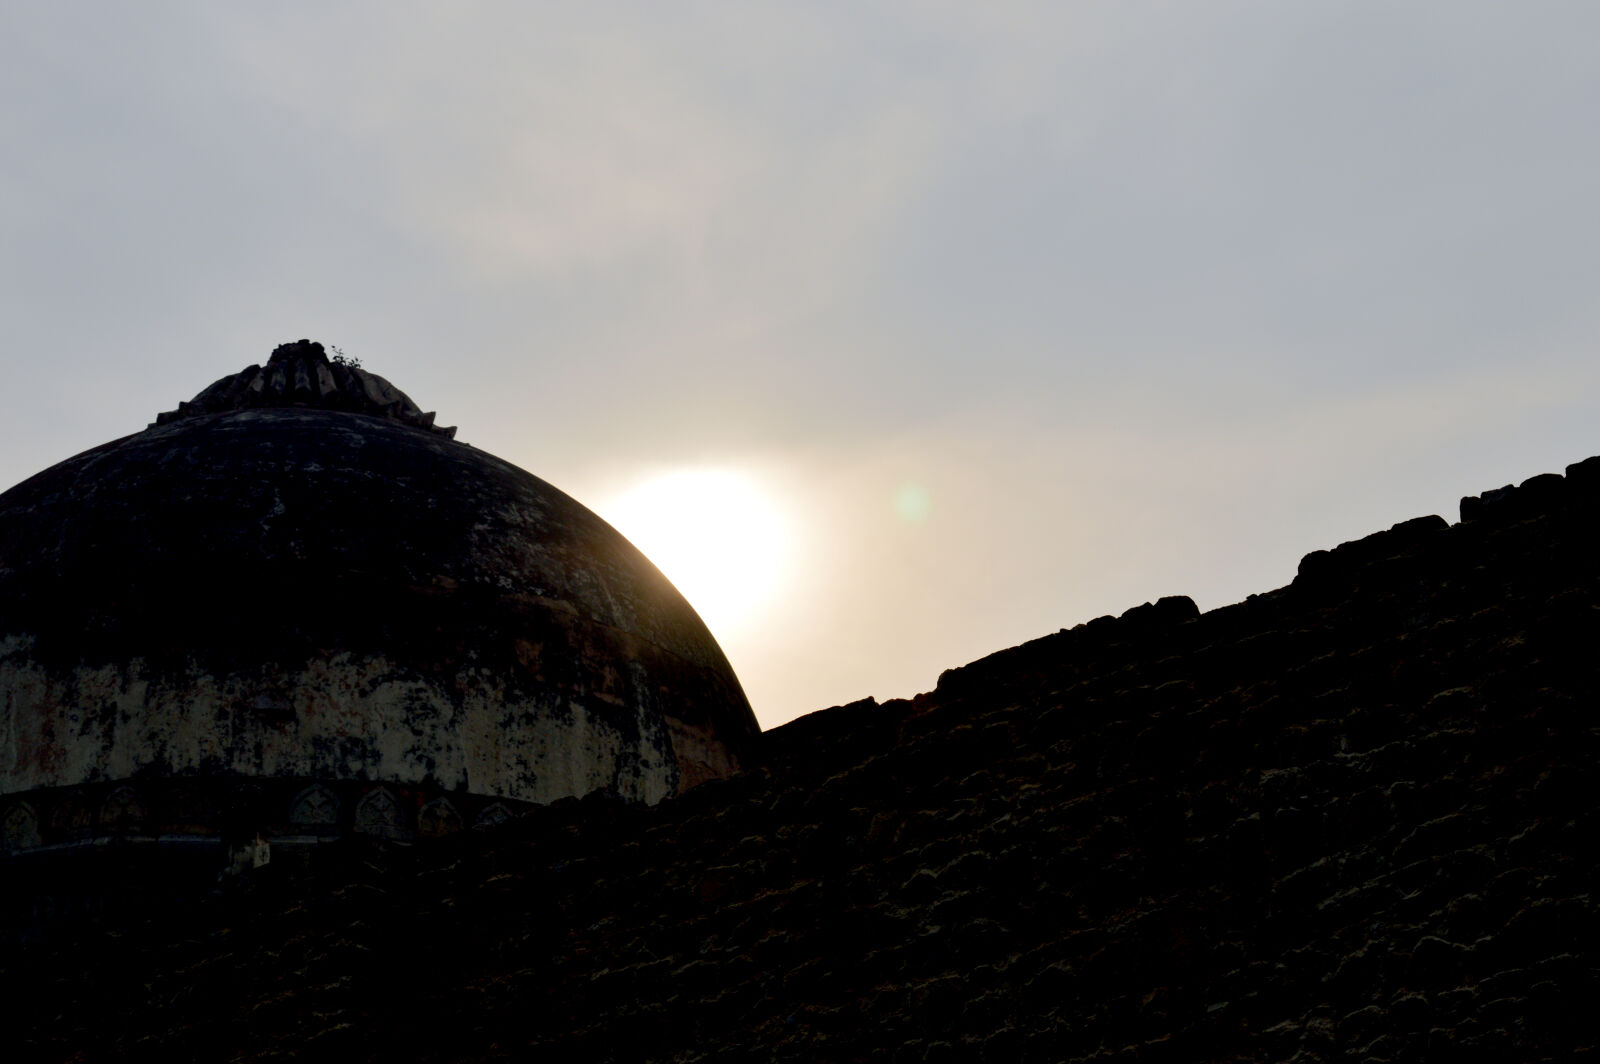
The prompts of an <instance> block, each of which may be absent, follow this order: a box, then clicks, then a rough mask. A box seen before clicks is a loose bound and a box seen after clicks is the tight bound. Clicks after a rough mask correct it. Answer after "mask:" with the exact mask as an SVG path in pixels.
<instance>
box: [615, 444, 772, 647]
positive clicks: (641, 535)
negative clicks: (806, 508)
mask: <svg viewBox="0 0 1600 1064" xmlns="http://www.w3.org/2000/svg"><path fill="white" fill-rule="evenodd" d="M600 513H601V516H603V517H604V518H605V519H606V520H608V521H610V522H611V524H612V525H613V526H615V527H616V529H617V531H619V532H621V533H622V534H623V535H624V536H627V537H628V539H629V540H631V541H632V542H633V545H634V546H636V547H638V548H639V549H640V550H641V551H643V552H644V554H645V556H646V557H647V558H649V559H650V560H651V561H652V562H654V563H655V565H656V568H658V569H660V570H661V571H662V572H663V573H665V574H666V577H667V579H668V580H671V581H672V583H673V586H674V587H676V588H677V589H678V591H679V592H680V593H681V594H682V595H683V597H684V598H686V599H688V600H689V604H690V605H691V606H693V607H694V608H695V612H697V613H699V614H700V618H701V619H702V620H703V621H705V622H706V626H707V627H709V628H710V629H711V630H712V631H713V632H714V633H716V634H717V636H718V637H719V638H721V637H725V636H728V635H735V634H737V633H738V632H739V631H740V630H742V629H743V628H745V627H746V626H747V625H748V624H750V622H751V621H752V620H753V618H754V616H755V615H756V613H757V612H758V608H759V607H760V606H762V605H763V604H765V603H766V602H768V601H769V600H770V599H771V598H772V597H773V595H774V594H775V592H776V591H777V590H778V589H779V586H780V585H781V584H782V582H783V578H784V577H785V575H786V573H787V570H788V567H789V553H790V527H789V522H788V521H787V520H786V519H785V517H784V515H783V512H782V509H781V507H779V505H778V504H777V503H776V501H775V500H774V499H773V497H772V495H771V493H770V492H768V491H767V490H766V489H765V488H763V487H762V486H761V484H760V483H759V482H757V481H756V480H755V479H754V478H752V477H749V476H746V475H744V474H742V473H737V472H734V471H731V470H726V469H680V470H675V471H673V472H669V473H664V474H661V475H659V476H655V477H652V478H651V479H649V480H646V481H643V482H642V483H640V484H637V485H636V486H634V487H632V488H630V489H628V490H626V491H624V492H623V493H621V494H620V495H618V496H616V497H615V498H613V499H612V500H611V501H610V502H608V503H606V504H605V505H604V506H602V507H601V508H600Z"/></svg>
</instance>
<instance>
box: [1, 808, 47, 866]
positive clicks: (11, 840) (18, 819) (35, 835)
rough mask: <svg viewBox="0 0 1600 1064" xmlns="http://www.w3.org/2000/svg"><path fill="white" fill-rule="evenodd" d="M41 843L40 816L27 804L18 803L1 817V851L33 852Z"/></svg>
mask: <svg viewBox="0 0 1600 1064" xmlns="http://www.w3.org/2000/svg"><path fill="white" fill-rule="evenodd" d="M41 842H42V840H41V839H40V838H39V815H38V814H37V813H35V812H34V811H33V806H31V805H29V804H28V803H27V802H17V803H15V804H13V805H11V806H10V807H8V808H7V809H6V811H5V813H4V815H0V851H4V852H5V853H16V852H17V851H19V850H31V849H33V847H35V846H38V845H40V844H41Z"/></svg>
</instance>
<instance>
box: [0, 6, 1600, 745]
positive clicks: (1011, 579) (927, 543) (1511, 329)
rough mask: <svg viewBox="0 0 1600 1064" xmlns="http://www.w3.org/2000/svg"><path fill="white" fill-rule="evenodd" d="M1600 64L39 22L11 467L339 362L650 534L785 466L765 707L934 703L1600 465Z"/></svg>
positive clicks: (1090, 11)
mask: <svg viewBox="0 0 1600 1064" xmlns="http://www.w3.org/2000/svg"><path fill="white" fill-rule="evenodd" d="M1596 41H1600V5H1596V4H1594V3H1593V2H1592V0H1584V2H1572V3H1554V2H1540V0H1522V2H1519V3H1505V2H1494V3H1478V2H1472V0H1438V2H1425V0H1408V2H1405V3H1396V2H1393V0H1382V2H1359V0H1338V2H1317V0H1296V2H1294V3H1283V2H1276V0H1275V2H1266V0H1263V2H1220V0H1219V2H1195V0H1171V2H1167V3H1150V2H1139V0H1116V2H1111V0H1106V2H1102V3H1074V2H1069V0H1055V2H1051V3H1022V2H1016V3H1011V2H997V0H985V2H984V3H981V4H980V3H970V2H969V3H953V2H927V3H909V2H908V3H874V2H868V0H851V2H849V3H831V2H818V0H811V2H807V3H804V4H801V3H790V4H767V3H759V2H750V0H744V2H738V3H733V2H730V3H694V2H670V3H667V2H661V0H651V2H639V3H604V2H589V3H584V4H562V5H554V4H540V3H533V2H526V0H524V2H516V3H511V2H507V3H470V2H460V0H457V2H454V3H451V4H449V5H444V4H416V3H405V2H397V0H386V2H384V3H377V2H373V3H365V4H349V3H336V2H334V3H329V2H319V3H315V4H313V3H293V2H274V3H271V4H262V3H252V4H243V3H227V2H220V0H205V2H196V3H163V2H149V3H142V4H131V3H112V2H101V3H64V2H61V0H52V2H49V3H26V2H21V0H0V146H3V153H0V160H3V165H0V271H3V272H0V310H3V321H4V324H5V336H4V341H3V347H0V360H3V361H0V366H3V368H4V377H3V381H4V385H3V392H0V413H3V415H4V420H3V424H0V441H3V448H0V486H8V485H10V484H12V483H14V482H16V481H18V480H20V479H22V478H24V477H25V476H28V475H29V474H31V473H33V472H36V471H37V470H39V469H42V468H44V467H45V466H47V465H50V464H52V463H53V462H55V461H58V460H60V459H62V458H65V457H67V456H69V455H71V454H73V453H75V452H77V451H80V450H83V449H84V448H87V447H90V446H93V445H95V444H98V443H100V442H103V441H105V440H107V439H110V438H112V437H115V436H120V435H123V434H126V433H128V432H133V431H137V430H138V429H141V428H143V427H144V426H145V425H146V424H147V423H148V422H150V421H151V420H153V418H154V416H155V414H156V413H157V412H158V411H161V410H167V409H171V408H172V407H174V406H175V405H176V404H177V402H178V401H179V400H180V399H187V398H189V397H191V396H192V395H193V394H194V393H196V392H198V391H199V390H200V389H201V388H202V387H204V386H205V385H206V384H208V383H210V382H211V381H212V380H214V379H216V378H217V377H220V376H223V375H224V374H227V373H232V372H236V371H237V370H239V369H241V368H243V367H244V366H245V365H247V364H249V363H252V362H260V361H264V360H265V358H266V356H267V355H268V354H269V353H270V351H271V349H272V347H273V346H274V345H276V344H277V343H279V342H282V341H285V340H291V339H297V338H299V337H302V336H304V337H310V338H313V339H320V340H323V341H324V342H327V343H332V344H337V345H339V346H340V347H341V348H343V349H344V350H345V351H346V352H347V353H348V354H350V355H352V356H354V357H357V358H360V359H361V360H362V361H363V363H364V365H365V367H366V368H367V369H370V370H372V371H374V372H376V373H380V374H382V375H384V376H386V377H388V378H389V379H390V380H392V381H393V382H394V383H395V384H396V385H398V386H399V387H400V388H402V389H404V390H405V391H406V392H408V393H409V394H410V395H411V396H412V397H413V398H414V399H416V400H417V402H418V403H420V404H421V405H422V406H423V408H424V409H427V410H437V411H438V412H439V415H440V420H441V422H442V423H444V424H453V425H459V426H460V436H459V438H461V439H463V440H465V441H467V442H469V443H472V444H474V445H475V446H478V447H481V448H483V449H485V450H488V451H491V452H493V453H496V454H499V455H501V456H503V457H505V458H507V459H510V460H511V461H514V462H516V463H517V464H519V465H521V466H523V467H525V468H527V469H528V470H530V471H532V472H533V473H535V474H537V475H539V476H541V477H543V478H544V479H546V480H548V481H550V482H552V483H553V484H555V485H557V486H558V487H560V488H562V489H563V490H565V491H567V492H569V493H571V494H573V495H574V496H576V497H577V498H579V499H580V500H582V501H584V502H586V503H588V504H589V505H591V506H592V507H594V508H595V509H597V510H599V511H600V512H601V513H602V514H606V513H607V510H608V506H609V505H611V503H610V500H614V499H615V498H616V497H617V496H618V495H619V494H621V493H623V492H625V491H627V490H628V489H629V488H631V487H633V486H635V485H637V484H639V483H641V482H644V481H646V480H648V479H649V478H651V477H653V476H656V475H658V474H663V473H670V472H672V471H677V470H685V469H688V470H718V471H723V472H725V473H728V474H730V475H736V476H741V477H743V478H745V479H746V481H747V482H749V483H752V484H756V485H758V486H759V487H760V488H761V489H762V490H764V491H765V492H767V493H769V495H770V496H771V497H772V499H773V500H774V504H775V505H776V507H777V508H778V510H779V511H780V516H781V522H782V526H783V529H784V533H783V534H784V536H785V537H786V538H785V542H786V546H785V547H784V548H783V549H784V550H785V551H786V554H785V555H784V556H785V557H786V558H787V567H786V568H785V569H784V570H783V571H782V572H781V573H780V574H778V575H777V576H776V577H775V578H774V579H775V584H774V590H773V593H772V595H771V596H770V597H769V598H768V599H767V600H766V601H765V602H763V603H761V604H759V605H758V606H756V607H752V609H751V611H750V612H749V613H748V614H747V615H746V617H745V619H744V620H743V621H742V622H740V623H738V624H729V625H724V626H722V627H721V628H718V627H717V625H716V624H715V623H714V624H713V627H714V628H717V635H718V637H719V638H720V640H721V641H722V643H723V646H724V648H725V649H726V650H727V652H728V654H729V657H730V658H731V660H732V661H733V664H734V667H735V669H736V670H737V671H738V673H739V674H740V677H741V679H742V680H743V681H744V684H745V688H746V691H747V692H748V694H749V695H750V698H751V701H752V703H753V704H754V705H755V707H756V710H757V713H758V715H759V716H760V718H761V719H762V721H763V723H764V724H766V725H768V726H771V725H773V724H776V723H779V722H781V721H783V720H786V719H788V718H790V717H793V716H795V715H797V714H800V713H803V712H806V711H809V710H812V709H819V708H822V707H825V706H828V705H831V704H834V703H838V702H843V701H849V700H853V699H856V698H860V697H863V696H866V695H869V694H870V695H875V696H877V697H879V698H886V697H897V696H909V695H912V694H914V693H916V692H918V691H923V690H928V689H930V688H931V687H932V686H933V684H934V682H935V681H936V679H937V677H938V674H939V672H940V671H941V670H942V669H944V668H947V667H950V666H954V665H959V664H963V663H965V662H967V661H969V660H972V659H974V658H977V657H980V656H982V655H984V654H986V653H988V652H990V651H993V650H997V649H1000V648H1002V647H1005V646H1009V645H1012V644H1014V643H1017V642H1020V641H1022V640H1024V639H1028V638H1032V637H1035V636H1039V635H1043V634H1045V633H1047V632H1050V631H1054V630H1055V629H1057V628H1061V627H1070V626H1072V625H1074V624H1077V623H1079V622H1082V621H1085V620H1088V619H1090V618H1092V617H1094V616H1096V615H1098V614H1102V613H1119V612H1121V611H1122V610H1124V609H1126V608H1128V607H1129V606H1133V605H1137V604H1138V603H1140V602H1143V601H1146V600H1147V599H1153V598H1156V597H1158V596H1161V595H1170V594H1188V595H1191V596H1192V597H1194V598H1195V600H1196V601H1197V602H1198V603H1199V604H1200V606H1201V608H1202V609H1209V608H1212V607H1215V606H1220V605H1224V604H1226V603H1229V602H1233V601H1236V600H1238V599H1241V598H1243V597H1244V596H1245V595H1247V594H1249V593H1252V592H1258V591H1265V590H1268V589H1270V588H1273V587H1278V586H1281V585H1283V584H1285V583H1287V582H1288V581H1289V580H1290V579H1292V578H1293V576H1294V572H1295V565H1296V563H1297V561H1298V559H1299V558H1300V556H1301V555H1303V554H1305V553H1307V552H1309V551H1312V550H1315V549H1318V548H1325V547H1331V546H1333V545H1335V544H1337V543H1339V542H1341V541H1342V540H1347V539H1351V538H1355V537H1358V536H1361V535H1364V534H1366V533H1369V532H1372V531H1376V530H1378V529H1380V528H1384V527H1387V526H1388V525H1390V524H1393V523H1394V522H1396V521H1399V520H1403V519H1406V518H1410V517H1414V516H1417V515H1420V514H1424V513H1435V512H1437V513H1441V514H1443V515H1445V516H1446V517H1448V518H1450V519H1451V520H1454V519H1455V516H1456V511H1455V506H1456V502H1457V500H1458V498H1459V497H1460V496H1461V495H1463V494H1469V493H1477V492H1479V491H1481V490H1483V489H1485V488H1490V487H1496V486H1498V485H1500V484H1503V483H1506V482H1507V481H1520V480H1523V479H1526V478H1527V477H1529V476H1532V475H1534V474H1536V473H1541V472H1547V471H1559V470H1560V469H1561V467H1562V466H1564V465H1565V464H1567V463H1569V462H1573V461H1576V460H1578V459H1581V458H1585V457H1587V456H1589V455H1590V454H1593V453H1597V452H1600V438H1597V436H1600V433H1597V427H1600V420H1597V414H1600V387H1597V386H1600V368H1597V367H1600V362H1597V360H1596V358H1595V357H1594V340H1595V337H1596V336H1597V335H1600V301H1597V300H1596V298H1595V293H1596V289H1597V282H1600V250H1597V249H1600V210H1597V209H1596V205H1595V202H1596V196H1597V194H1600V147H1597V139H1596V134H1595V132H1594V129H1595V121H1596V115H1600V63H1597V62H1596V61H1595V47H1596ZM726 520H728V519H726V518H724V521H726ZM714 534H715V530H714V529H713V530H710V531H708V532H707V535H708V536H712V535H714ZM669 575H671V574H670V573H669Z"/></svg>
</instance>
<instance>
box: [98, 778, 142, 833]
mask: <svg viewBox="0 0 1600 1064" xmlns="http://www.w3.org/2000/svg"><path fill="white" fill-rule="evenodd" d="M149 816H150V814H149V811H148V810H146V808H145V804H144V802H143V801H141V800H140V798H139V792H138V791H136V790H134V789H133V788H132V787H130V786H126V785H124V786H122V787H118V788H117V789H116V790H114V791H112V792H111V793H110V794H108V795H106V800H105V801H103V802H101V803H100V827H101V828H104V829H106V830H109V831H137V830H139V829H141V828H143V827H144V825H145V821H147V820H148V819H149Z"/></svg>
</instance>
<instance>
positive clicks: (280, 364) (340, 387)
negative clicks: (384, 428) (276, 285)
mask: <svg viewBox="0 0 1600 1064" xmlns="http://www.w3.org/2000/svg"><path fill="white" fill-rule="evenodd" d="M284 406H300V407H311V408H315V409H319V410H343V411H347V412H349V413H352V414H367V415H370V416H372V417H381V418H385V419H387V420H389V421H398V422H399V423H400V424H402V425H408V426H410V427H411V428H414V429H422V430H424V431H426V432H432V433H437V434H438V435H440V436H444V437H446V438H449V439H454V438H455V434H456V430H455V428H454V427H450V428H445V427H443V426H439V425H435V424H434V423H433V419H434V417H435V415H434V414H433V413H431V412H430V413H423V411H422V409H421V408H420V407H419V406H417V404H416V403H414V402H412V401H411V397H410V396H408V395H406V393H405V392H402V391H401V390H400V389H399V388H396V387H395V386H394V385H392V384H390V383H389V382H388V381H387V380H385V379H384V378H382V377H380V376H378V375H377V374H376V373H368V372H367V371H366V370H364V369H362V368H361V367H360V366H359V365H358V364H356V363H355V362H353V361H351V360H347V359H343V358H335V359H331V360H330V359H329V358H328V353H327V351H326V350H325V349H324V348H323V346H322V345H321V344H319V343H315V342H313V341H311V340H299V341H297V342H294V343H287V344H279V345H278V347H277V348H276V349H275V350H274V351H273V352H272V357H271V358H269V359H268V360H267V364H266V365H265V366H259V365H255V366H247V367H245V368H244V369H243V370H241V371H240V372H238V373H234V374H231V375H229V376H226V377H223V378H222V379H221V380H219V381H217V382H216V383H214V384H212V385H211V386H210V387H208V388H206V389H204V390H203V391H201V392H200V394H198V395H196V396H195V397H194V398H193V399H191V400H189V401H188V402H186V403H179V404H178V408H177V409H176V410H168V411H165V412H164V413H161V414H158V415H157V416H156V420H155V424H156V425H166V424H169V423H170V422H173V421H178V420H181V419H183V418H191V417H204V416H206V415H208V414H223V413H229V412H231V411H236V410H251V409H256V408H260V407H284ZM152 427H154V426H152Z"/></svg>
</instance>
